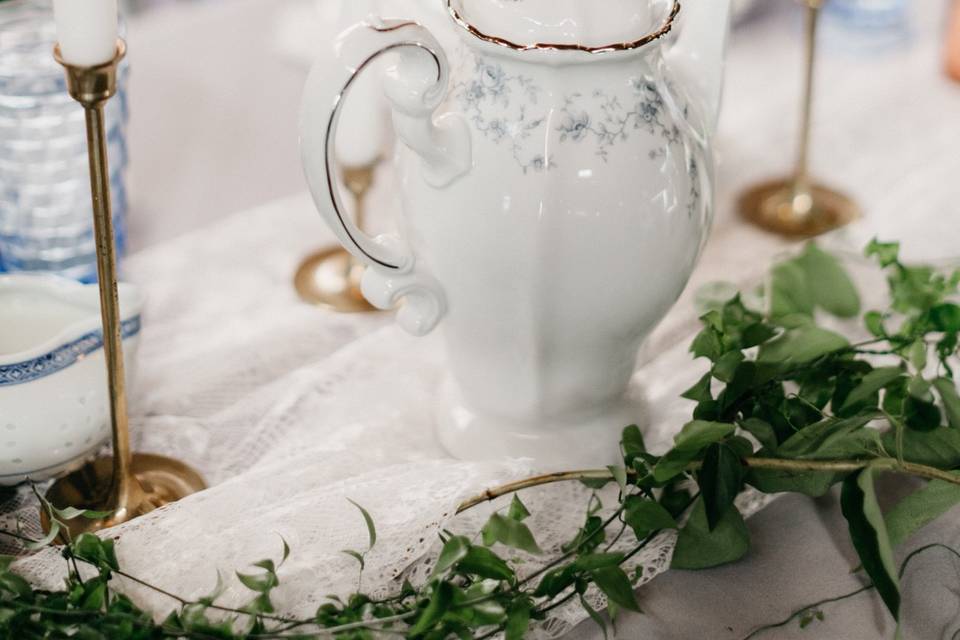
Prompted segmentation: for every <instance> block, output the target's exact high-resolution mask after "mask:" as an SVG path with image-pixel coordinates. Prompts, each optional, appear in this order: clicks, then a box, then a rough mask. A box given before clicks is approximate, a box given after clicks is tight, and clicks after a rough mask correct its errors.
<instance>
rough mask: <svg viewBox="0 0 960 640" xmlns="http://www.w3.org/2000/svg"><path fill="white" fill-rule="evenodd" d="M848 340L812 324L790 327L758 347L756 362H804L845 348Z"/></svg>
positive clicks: (848, 343)
mask: <svg viewBox="0 0 960 640" xmlns="http://www.w3.org/2000/svg"><path fill="white" fill-rule="evenodd" d="M849 346H850V342H849V341H848V340H847V339H846V338H844V337H843V336H841V335H840V334H838V333H834V332H833V331H828V330H827V329H823V328H821V327H817V326H814V325H809V326H804V327H797V328H796V329H790V330H788V331H786V332H785V333H784V334H783V335H781V336H780V337H778V338H776V339H775V340H772V341H770V342H768V343H766V344H764V345H763V346H761V347H760V353H759V355H758V356H757V361H758V362H763V363H782V364H806V363H808V362H811V361H813V360H816V359H817V358H821V357H823V356H825V355H828V354H830V353H833V352H835V351H840V350H841V349H846V348H847V347H849Z"/></svg>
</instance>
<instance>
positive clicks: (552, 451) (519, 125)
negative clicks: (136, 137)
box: [301, 0, 729, 469]
mask: <svg viewBox="0 0 960 640" xmlns="http://www.w3.org/2000/svg"><path fill="white" fill-rule="evenodd" d="M484 2H485V3H487V4H489V8H490V11H491V12H490V13H483V16H481V17H487V18H490V21H488V22H486V23H484V24H485V25H487V26H484V25H483V24H481V26H480V27H478V26H476V25H475V24H472V23H468V22H467V21H466V20H465V18H464V15H465V13H464V11H465V10H466V9H467V8H468V5H467V3H466V1H465V0H447V2H446V5H447V7H448V9H449V11H450V17H451V18H452V21H453V22H452V23H451V24H450V25H449V26H450V27H451V29H454V31H455V32H456V33H457V35H458V40H457V41H456V42H455V43H454V44H451V43H450V39H449V38H448V37H444V38H443V39H442V40H441V39H438V38H437V37H436V36H434V35H433V34H432V33H431V31H430V30H428V29H426V28H424V27H423V26H421V25H419V24H417V23H416V22H413V21H402V20H392V21H373V22H370V23H364V24H360V25H357V26H356V27H354V28H352V29H351V30H350V31H348V32H346V33H345V34H344V36H342V38H341V41H340V43H339V45H338V50H339V56H340V59H341V61H342V62H343V65H342V68H340V69H339V70H338V69H336V68H334V67H332V66H330V65H324V64H321V63H318V64H316V65H315V66H314V69H313V70H312V71H311V74H310V76H309V77H308V80H307V86H306V90H305V94H304V102H303V109H302V111H301V149H302V154H303V164H304V170H305V173H306V176H307V180H308V183H309V184H310V187H311V192H312V194H313V196H314V200H315V202H316V204H317V207H318V210H319V212H320V213H321V215H323V216H324V217H325V219H326V220H327V222H328V223H329V224H330V226H331V228H332V229H333V230H334V232H335V233H336V234H337V237H338V238H339V239H340V241H341V242H342V243H343V244H344V246H345V247H346V248H347V249H349V250H350V251H351V252H352V253H353V255H354V256H356V257H357V258H358V259H359V260H361V261H363V262H364V263H365V264H366V265H367V267H368V269H367V271H366V272H365V274H364V277H363V283H362V288H363V293H364V295H365V296H366V297H367V299H368V300H369V301H370V302H371V303H373V304H374V305H375V306H377V307H380V308H384V309H387V308H392V307H397V308H398V313H397V321H398V322H399V324H400V325H401V326H402V327H403V328H405V329H406V330H408V331H409V332H411V333H413V334H415V335H424V334H426V333H429V332H430V331H432V330H433V329H434V327H437V326H441V327H442V331H443V334H444V339H445V342H446V348H447V353H448V355H449V374H450V375H449V376H448V379H447V380H446V382H445V383H444V387H443V390H442V392H441V393H440V394H439V401H438V403H437V424H438V433H439V437H440V440H441V442H442V443H443V444H444V445H445V446H446V448H447V449H448V450H449V451H450V452H451V453H453V454H454V455H455V456H457V457H460V458H466V459H484V458H502V457H531V458H534V459H536V460H537V461H538V463H540V466H541V467H544V468H548V467H549V468H568V469H569V468H583V467H594V466H597V465H600V466H602V465H606V464H612V463H615V462H616V460H617V459H618V455H617V453H618V452H617V446H616V442H617V439H618V438H617V436H618V434H619V432H620V430H621V429H622V428H623V427H624V426H626V425H628V424H631V423H641V424H642V422H643V416H642V414H641V413H640V408H639V407H638V405H637V404H636V403H635V402H634V400H633V399H632V398H631V397H629V393H628V387H629V381H630V378H631V375H632V373H633V370H634V366H635V360H636V355H637V351H638V348H639V346H640V343H641V341H642V340H643V339H644V337H645V336H646V335H648V334H649V332H650V331H651V330H652V329H653V327H654V326H655V325H656V324H657V323H658V322H659V321H660V319H661V318H662V317H663V316H664V315H665V314H666V313H667V311H668V310H669V308H670V306H671V305H672V304H673V303H674V302H675V301H676V299H677V298H678V297H679V295H680V293H681V291H682V290H683V288H684V286H685V285H686V282H687V280H688V278H689V277H690V274H691V272H692V270H693V268H694V266H695V264H696V261H697V258H698V256H699V254H700V251H701V249H702V247H703V244H704V241H705V239H706V236H707V232H708V229H709V226H710V222H711V218H712V210H713V189H712V185H713V174H714V167H713V159H712V155H711V152H710V142H709V141H710V137H711V134H712V129H713V126H714V124H715V121H716V111H717V109H716V107H717V105H718V104H719V87H720V80H719V74H720V71H721V69H722V62H721V61H722V49H723V43H724V37H723V34H724V33H725V30H726V26H725V21H724V20H723V16H725V11H726V9H727V8H728V6H729V1H728V0H717V1H716V2H712V1H711V2H710V3H706V2H702V3H701V4H700V5H697V7H698V8H699V10H700V11H699V12H696V13H692V14H690V17H691V20H690V21H689V22H687V23H686V24H685V25H684V28H683V31H682V32H681V34H680V38H678V39H677V41H676V42H671V43H670V46H669V47H666V46H664V43H665V42H666V41H665V40H663V37H664V36H665V35H666V34H667V33H669V31H670V29H671V27H672V26H673V23H674V21H675V19H676V18H677V16H678V14H679V12H680V5H679V2H678V1H677V0H672V1H670V0H650V4H649V7H650V8H651V10H652V11H651V12H647V13H648V14H649V15H647V14H644V13H643V12H635V11H634V8H635V7H637V6H641V7H642V6H646V5H643V3H639V4H637V3H634V2H633V1H632V0H630V2H628V3H625V4H624V3H621V4H622V5H623V8H624V11H627V8H630V13H629V15H631V16H639V17H638V18H637V19H638V20H641V21H643V20H646V21H647V22H650V21H651V20H652V22H650V27H649V30H647V31H640V32H638V37H637V38H636V39H631V40H622V41H621V40H619V39H616V40H608V39H605V38H603V36H602V35H598V36H597V38H596V39H595V40H589V41H588V40H583V39H580V38H579V36H578V34H577V33H571V34H566V35H565V34H563V33H559V34H551V33H547V34H546V35H547V36H549V37H551V38H552V37H553V36H554V35H556V37H557V38H566V37H569V39H568V40H567V41H564V42H559V41H558V40H553V39H550V40H539V42H540V43H541V44H524V42H538V40H537V38H538V37H539V36H541V35H544V34H543V33H542V28H541V27H542V25H543V24H545V23H544V22H543V21H537V20H532V21H526V22H523V21H520V22H517V21H515V20H514V21H499V18H500V17H502V16H503V15H504V14H503V13H501V12H502V11H506V10H508V9H509V10H518V11H523V12H528V11H532V12H533V13H536V14H537V15H541V16H548V17H549V16H550V15H552V13H551V12H554V11H556V10H557V7H556V6H554V5H553V4H552V3H551V2H550V1H548V0H537V1H536V2H529V3H511V2H507V0H484ZM484 2H480V1H479V0H477V1H476V2H471V3H470V4H469V7H470V8H471V9H476V8H478V7H484V6H487V4H484ZM491 3H492V4H491ZM521 4H522V5H523V6H520V5H521ZM576 6H578V7H579V6H580V5H576ZM618 6H620V5H618ZM653 9H656V11H653ZM533 13H531V14H530V15H533ZM472 15H475V16H479V15H480V14H479V13H477V14H472ZM584 15H586V16H587V17H589V16H593V15H594V14H592V13H590V12H587V13H586V14H584ZM624 15H627V14H626V13H625V14H624ZM607 17H608V18H609V16H607ZM653 18H656V19H653ZM547 22H549V21H547ZM587 22H588V21H587ZM606 22H607V23H609V22H610V20H607V21H606ZM614 22H615V21H614ZM513 23H517V24H523V25H526V26H525V27H524V28H526V27H529V26H530V25H533V26H532V27H531V28H532V29H533V31H532V32H531V33H521V32H517V33H506V32H504V35H503V36H496V35H491V33H490V32H484V31H483V28H488V31H489V30H490V29H492V28H495V27H497V26H498V25H501V24H513ZM478 24H479V23H478ZM578 24H579V23H578ZM584 24H586V22H584ZM580 26H582V25H580ZM588 26H589V25H588ZM601 26H602V27H603V28H602V29H601V31H602V32H603V33H604V34H606V32H607V31H608V30H609V24H606V23H604V25H601ZM574 27H577V28H579V26H578V25H574ZM564 28H565V27H564ZM629 31H630V32H631V33H633V31H634V29H633V28H632V27H631V28H630V29H629ZM445 35H446V36H449V35H450V34H449V33H447V34H445ZM528 36H529V37H530V38H532V40H522V39H521V38H526V37H528ZM511 37H512V38H514V40H510V39H509V38H511ZM441 42H444V43H445V44H443V45H442V44H441ZM551 42H552V43H553V44H551ZM596 42H600V43H603V42H613V43H614V44H595V43H596ZM385 53H390V54H396V56H395V59H394V60H393V63H392V64H391V65H388V66H387V67H386V70H385V74H384V89H385V93H386V96H387V98H388V101H389V102H390V104H391V107H392V114H393V125H394V130H395V132H396V134H397V136H398V138H399V139H400V141H401V144H399V145H397V148H396V156H395V163H396V171H397V175H398V176H399V185H400V193H399V194H398V195H399V197H400V198H401V200H402V204H403V207H402V208H403V215H402V221H401V224H400V227H401V228H400V232H401V233H400V234H399V235H386V236H380V237H377V238H372V237H370V236H368V235H367V234H365V233H363V230H362V229H359V228H358V227H357V226H356V224H355V223H354V222H353V221H352V220H351V219H350V218H349V216H346V215H345V214H344V212H343V207H342V203H341V202H340V199H339V194H338V191H337V189H336V187H335V180H334V177H333V175H334V174H333V171H334V168H333V167H334V165H335V163H334V160H333V155H334V154H333V150H332V147H333V144H332V140H333V139H334V138H335V134H336V129H337V124H338V122H339V118H340V115H341V111H342V107H343V105H344V104H346V103H349V95H348V93H349V89H350V86H351V84H352V83H353V82H354V80H355V79H356V77H357V75H358V73H360V72H362V71H363V70H364V69H365V68H367V67H369V66H371V64H372V62H373V61H374V60H375V59H376V58H377V57H378V56H380V55H381V54H385ZM705 61H706V62H705ZM345 98H346V99H345Z"/></svg>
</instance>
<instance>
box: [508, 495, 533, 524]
mask: <svg viewBox="0 0 960 640" xmlns="http://www.w3.org/2000/svg"><path fill="white" fill-rule="evenodd" d="M507 517H508V518H510V519H511V520H516V521H517V522H523V521H524V520H526V519H527V518H529V517H530V512H529V511H527V507H526V506H525V505H524V504H523V503H522V502H521V501H520V496H518V495H517V494H513V499H512V500H511V501H510V509H509V510H508V511H507Z"/></svg>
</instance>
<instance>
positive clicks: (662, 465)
mask: <svg viewBox="0 0 960 640" xmlns="http://www.w3.org/2000/svg"><path fill="white" fill-rule="evenodd" d="M734 431H736V427H735V426H734V425H732V424H729V423H726V422H708V421H705V420H694V421H692V422H688V423H687V424H685V425H684V427H683V429H682V430H681V431H680V433H679V434H678V435H677V436H676V438H675V439H674V440H675V446H674V448H673V449H671V450H670V451H668V452H667V453H666V455H664V456H663V457H662V458H661V459H660V461H659V462H657V465H656V467H655V468H654V470H653V477H654V480H656V481H657V482H666V481H667V480H669V479H671V478H673V477H675V476H677V475H679V474H681V473H683V472H684V470H686V468H687V465H689V464H690V463H691V462H692V461H693V460H695V459H696V458H697V456H698V455H699V454H700V452H701V451H702V450H703V449H705V448H706V447H708V446H710V445H711V444H713V443H714V442H719V441H720V440H723V439H724V438H726V437H727V436H730V435H733V433H734Z"/></svg>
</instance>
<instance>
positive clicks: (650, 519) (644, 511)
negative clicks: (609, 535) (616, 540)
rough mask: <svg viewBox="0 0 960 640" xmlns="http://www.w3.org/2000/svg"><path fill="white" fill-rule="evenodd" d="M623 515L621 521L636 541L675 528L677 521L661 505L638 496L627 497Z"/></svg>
mask: <svg viewBox="0 0 960 640" xmlns="http://www.w3.org/2000/svg"><path fill="white" fill-rule="evenodd" d="M623 514H624V515H623V521H624V522H626V523H627V526H629V527H630V528H631V529H633V532H634V534H635V535H636V536H637V539H638V540H643V539H644V538H646V537H648V536H649V535H650V534H652V533H654V532H656V531H660V530H662V529H676V528H677V521H676V520H674V519H673V516H672V515H670V512H669V511H667V510H666V509H665V508H664V507H663V506H662V505H660V504H659V503H657V502H654V501H653V500H648V499H646V498H642V497H640V496H638V495H632V496H628V497H627V499H626V500H625V501H624V512H623Z"/></svg>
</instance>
